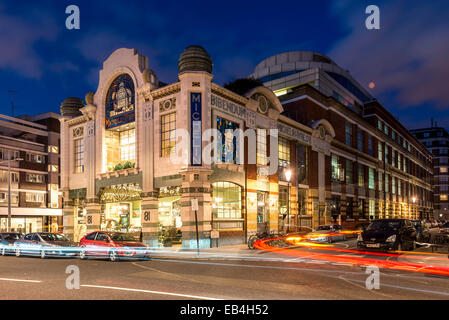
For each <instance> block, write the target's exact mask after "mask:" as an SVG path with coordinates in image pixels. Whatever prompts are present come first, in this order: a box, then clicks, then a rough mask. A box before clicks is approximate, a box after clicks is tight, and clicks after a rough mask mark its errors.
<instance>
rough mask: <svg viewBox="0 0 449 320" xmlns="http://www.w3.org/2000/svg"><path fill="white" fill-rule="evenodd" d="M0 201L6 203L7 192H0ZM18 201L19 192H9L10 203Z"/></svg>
mask: <svg viewBox="0 0 449 320" xmlns="http://www.w3.org/2000/svg"><path fill="white" fill-rule="evenodd" d="M0 203H6V204H7V203H8V193H6V192H0ZM18 203H19V194H18V193H17V192H14V191H13V192H11V204H18Z"/></svg>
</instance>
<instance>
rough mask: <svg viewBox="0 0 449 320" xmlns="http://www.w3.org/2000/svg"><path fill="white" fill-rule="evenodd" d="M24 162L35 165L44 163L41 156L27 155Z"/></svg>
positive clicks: (43, 158)
mask: <svg viewBox="0 0 449 320" xmlns="http://www.w3.org/2000/svg"><path fill="white" fill-rule="evenodd" d="M26 161H28V162H35V163H45V156H43V155H41V154H33V153H27V154H26Z"/></svg>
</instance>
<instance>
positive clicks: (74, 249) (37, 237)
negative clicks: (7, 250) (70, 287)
mask: <svg viewBox="0 0 449 320" xmlns="http://www.w3.org/2000/svg"><path fill="white" fill-rule="evenodd" d="M78 251H79V249H78V244H77V243H75V242H73V241H70V240H69V239H67V238H66V237H65V236H64V235H62V234H58V233H50V232H35V233H28V234H26V235H25V236H24V237H23V238H22V239H20V240H17V241H16V242H15V243H14V252H15V254H16V256H17V257H20V256H22V255H33V256H40V257H41V258H42V259H45V258H47V257H48V256H56V257H67V256H69V257H70V256H73V257H74V256H77V254H78Z"/></svg>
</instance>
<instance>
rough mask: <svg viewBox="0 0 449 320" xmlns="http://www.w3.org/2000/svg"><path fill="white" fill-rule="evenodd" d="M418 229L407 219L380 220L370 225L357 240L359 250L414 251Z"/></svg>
mask: <svg viewBox="0 0 449 320" xmlns="http://www.w3.org/2000/svg"><path fill="white" fill-rule="evenodd" d="M416 237H417V233H416V229H415V227H414V226H413V223H412V222H411V221H410V220H407V219H379V220H375V221H373V222H371V223H370V225H369V226H368V227H367V228H366V230H365V231H363V232H362V233H361V234H360V235H359V237H358V238H357V248H358V249H364V250H366V249H379V250H397V251H402V250H414V249H415V248H416Z"/></svg>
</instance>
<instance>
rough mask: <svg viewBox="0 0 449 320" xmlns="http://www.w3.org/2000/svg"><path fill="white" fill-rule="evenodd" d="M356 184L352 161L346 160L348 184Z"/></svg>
mask: <svg viewBox="0 0 449 320" xmlns="http://www.w3.org/2000/svg"><path fill="white" fill-rule="evenodd" d="M353 183H354V169H353V164H352V161H351V160H346V184H353Z"/></svg>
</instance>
